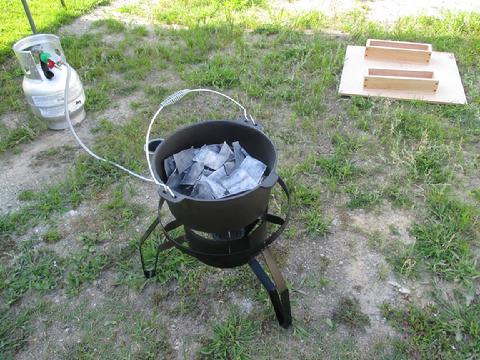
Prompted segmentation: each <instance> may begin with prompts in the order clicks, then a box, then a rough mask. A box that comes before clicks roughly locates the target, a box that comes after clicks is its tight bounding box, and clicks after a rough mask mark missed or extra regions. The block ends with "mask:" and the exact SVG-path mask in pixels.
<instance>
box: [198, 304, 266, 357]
mask: <svg viewBox="0 0 480 360" xmlns="http://www.w3.org/2000/svg"><path fill="white" fill-rule="evenodd" d="M257 332H258V325H257V324H256V323H255V322H254V321H252V320H250V319H246V318H243V317H241V316H240V315H238V314H237V313H232V314H230V315H229V316H228V318H227V319H225V320H224V321H222V322H221V323H219V324H217V325H215V327H214V329H213V335H212V337H211V338H210V339H208V340H207V341H206V343H205V345H204V346H203V347H202V348H201V350H200V355H201V357H202V358H205V359H218V360H220V359H222V360H227V359H249V358H250V356H249V354H250V352H251V346H250V343H251V342H252V341H253V340H254V339H255V336H256V334H257Z"/></svg>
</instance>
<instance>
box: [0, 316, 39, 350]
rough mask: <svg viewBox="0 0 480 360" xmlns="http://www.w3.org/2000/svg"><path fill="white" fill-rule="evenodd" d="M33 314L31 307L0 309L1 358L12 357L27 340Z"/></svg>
mask: <svg viewBox="0 0 480 360" xmlns="http://www.w3.org/2000/svg"><path fill="white" fill-rule="evenodd" d="M34 314H35V312H34V310H33V309H23V310H20V311H18V312H15V311H13V310H11V309H9V310H0V357H2V359H3V358H5V359H10V358H12V359H13V354H15V353H16V352H17V351H19V350H20V349H21V348H22V347H23V346H24V345H25V343H26V342H27V341H28V336H29V335H30V332H31V325H30V322H31V320H32V317H33V315H34ZM4 356H5V357H4Z"/></svg>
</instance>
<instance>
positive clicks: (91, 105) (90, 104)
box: [85, 87, 110, 111]
mask: <svg viewBox="0 0 480 360" xmlns="http://www.w3.org/2000/svg"><path fill="white" fill-rule="evenodd" d="M85 96H86V98H87V100H86V102H85V109H87V110H91V111H101V110H105V109H106V108H107V107H108V105H109V104H110V97H109V96H108V94H107V91H106V90H105V89H102V88H101V87H93V88H87V89H85Z"/></svg>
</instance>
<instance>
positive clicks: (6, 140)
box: [0, 115, 47, 153]
mask: <svg viewBox="0 0 480 360" xmlns="http://www.w3.org/2000/svg"><path fill="white" fill-rule="evenodd" d="M46 129H47V126H46V123H45V121H42V120H40V119H38V118H36V117H34V116H33V115H29V116H28V120H27V121H26V122H25V123H21V124H20V125H18V126H17V127H15V128H12V129H8V128H6V127H4V126H3V124H0V153H2V152H3V151H6V150H8V149H10V148H13V147H14V146H15V145H17V144H19V143H22V142H26V141H32V140H33V139H35V138H36V137H37V136H38V135H39V134H41V133H42V132H44V131H45V130H46Z"/></svg>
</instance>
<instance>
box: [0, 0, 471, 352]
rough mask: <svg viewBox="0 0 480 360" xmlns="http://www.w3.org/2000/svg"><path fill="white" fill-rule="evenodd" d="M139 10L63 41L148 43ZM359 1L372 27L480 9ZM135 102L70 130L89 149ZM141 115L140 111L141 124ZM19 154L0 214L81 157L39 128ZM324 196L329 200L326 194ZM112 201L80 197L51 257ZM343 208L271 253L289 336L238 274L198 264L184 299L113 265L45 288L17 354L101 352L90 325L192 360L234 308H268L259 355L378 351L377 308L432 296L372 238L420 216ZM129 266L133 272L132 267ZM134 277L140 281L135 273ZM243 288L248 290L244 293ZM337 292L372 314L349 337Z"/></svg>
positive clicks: (144, 189)
mask: <svg viewBox="0 0 480 360" xmlns="http://www.w3.org/2000/svg"><path fill="white" fill-rule="evenodd" d="M135 3H136V2H135V1H134V0H118V1H113V2H112V3H111V4H110V5H108V6H103V7H100V8H97V9H95V10H94V11H92V12H91V13H90V14H87V15H85V16H82V17H81V18H78V19H76V20H75V21H73V22H72V24H70V25H68V26H65V27H63V28H62V29H61V30H60V34H75V35H80V34H82V33H87V32H96V31H99V30H98V29H96V28H91V24H92V22H93V21H95V20H98V19H103V18H107V17H108V18H115V19H117V20H120V21H122V22H125V23H127V24H140V25H146V26H147V29H148V30H149V31H150V32H151V34H150V35H149V36H154V35H153V28H152V27H151V26H150V24H149V22H148V21H146V20H145V19H143V18H137V17H136V16H132V15H127V14H125V13H120V12H118V9H119V8H121V7H123V6H126V5H132V4H135ZM357 5H358V3H357V2H356V1H355V2H354V1H342V2H339V1H303V0H302V1H288V2H284V1H276V2H275V6H277V7H278V8H286V9H295V10H299V9H300V10H309V9H315V10H321V11H324V12H326V13H327V14H328V13H330V14H335V13H336V12H341V11H344V10H345V9H350V8H351V7H352V6H357ZM362 5H363V6H367V7H368V9H369V11H368V16H369V17H371V18H372V19H376V20H379V21H393V20H395V19H396V18H397V17H400V16H404V15H411V14H418V12H421V11H423V9H427V8H428V9H429V11H428V13H430V12H431V11H433V12H434V13H437V12H439V11H440V8H442V9H453V10H458V9H472V8H477V9H478V10H480V3H479V2H477V1H475V2H474V1H470V2H469V1H456V2H449V1H441V0H439V1H428V2H420V1H416V2H414V1H409V2H408V5H405V4H403V5H402V6H400V5H399V2H396V1H367V2H362ZM103 36H104V40H106V41H108V42H116V41H120V40H121V39H122V36H121V35H118V34H113V35H112V34H110V35H109V34H106V35H103ZM255 36H256V35H254V34H252V35H251V38H252V41H254V40H255ZM159 81H162V82H163V85H164V86H166V87H167V88H169V89H181V88H183V87H185V86H186V84H185V82H184V81H183V80H182V79H181V78H180V77H179V76H178V75H177V74H176V72H175V70H174V69H171V68H167V69H163V70H160V71H159V72H158V73H157V74H156V75H155V76H151V77H148V78H147V79H146V80H145V82H144V85H145V86H147V85H158V82H159ZM142 96H143V93H142V92H141V91H137V92H133V93H132V94H130V95H128V96H117V97H115V98H114V99H113V100H112V101H111V102H110V104H109V105H108V107H107V109H105V110H103V111H101V112H97V113H94V114H92V113H89V114H87V118H86V119H85V120H84V121H83V122H82V123H81V124H80V125H79V126H78V127H77V131H78V133H79V135H80V137H81V138H82V139H85V140H86V142H87V143H90V142H92V141H93V140H92V139H93V135H92V134H91V129H92V128H94V127H95V126H97V125H98V121H99V119H107V120H108V121H111V122H113V123H114V124H122V123H124V122H126V121H128V119H130V118H131V117H132V116H133V115H134V114H135V110H132V107H131V106H129V104H130V103H132V102H135V101H140V100H141V99H142ZM159 100H160V99H159ZM252 104H253V103H252ZM202 105H203V104H202V103H201V101H199V102H198V103H197V100H192V101H191V102H190V103H189V106H194V107H195V106H198V107H201V106H202ZM269 111H270V112H272V114H274V115H275V116H276V120H274V121H273V123H271V124H268V126H274V125H273V124H275V122H278V123H279V124H282V123H288V118H289V115H290V114H289V113H288V111H287V110H286V111H284V112H283V111H282V112H281V114H279V113H278V112H275V111H274V109H269V110H264V111H263V113H262V116H263V117H264V118H265V117H266V116H268V114H269ZM9 116H12V117H14V116H15V114H10V115H8V114H7V116H6V117H5V118H8V117H9ZM148 118H149V117H148V116H147V115H145V121H147V119H148ZM266 122H268V120H266ZM310 146H315V147H316V148H317V149H319V150H320V152H322V151H325V152H329V151H331V144H330V141H329V139H326V140H325V144H323V143H321V142H320V143H318V144H308V142H306V143H303V144H299V145H298V147H297V148H296V150H294V151H295V152H297V153H305V152H307V151H308V148H309V147H310ZM52 148H55V149H58V150H59V151H58V152H56V155H55V156H53V157H52V156H48V154H46V151H47V150H49V149H52ZM19 149H20V151H17V152H15V153H12V152H7V153H4V154H1V155H0V160H1V161H0V188H1V189H2V191H1V193H0V213H2V214H5V213H7V212H12V211H15V210H17V209H19V208H20V206H21V202H20V201H19V200H18V198H17V197H18V195H19V194H20V192H21V191H22V190H26V189H39V188H42V187H43V186H44V185H45V184H48V183H55V182H57V181H60V180H61V179H62V178H64V177H65V174H66V172H67V170H68V169H69V168H70V167H71V164H72V163H73V161H74V159H75V158H76V157H77V156H78V154H79V153H80V152H81V149H80V148H79V147H78V146H77V145H76V144H75V142H74V140H73V138H72V136H71V135H70V134H69V133H68V131H58V132H56V131H48V132H45V133H43V134H41V135H40V136H39V137H38V138H36V139H35V140H34V141H32V142H30V143H27V144H22V145H19ZM279 151H280V163H282V162H284V163H285V164H288V162H289V160H288V159H289V155H292V154H293V153H294V151H293V150H288V149H287V148H286V147H285V146H283V147H282V146H280V148H279ZM128 184H129V186H131V187H132V188H133V189H134V190H135V195H133V198H132V201H133V202H136V203H139V204H142V205H144V206H145V207H146V208H147V209H148V211H149V212H150V213H147V214H146V215H142V216H140V217H139V218H137V219H135V221H134V227H135V232H136V233H137V234H140V233H141V232H142V231H143V229H144V228H145V226H146V225H147V222H148V220H149V218H150V217H151V216H152V215H153V212H154V211H155V206H156V200H157V194H156V188H155V186H153V185H151V184H148V183H142V182H140V181H138V180H136V179H129V180H128ZM322 192H325V193H326V192H328V190H324V191H322ZM108 197H109V195H108V194H106V195H105V196H99V197H98V198H96V199H95V200H92V201H86V202H83V203H82V204H81V205H80V206H79V207H78V208H77V209H75V210H72V211H69V212H67V213H65V214H64V215H60V218H59V219H60V220H59V231H60V233H62V234H64V236H63V238H62V239H61V240H60V241H59V242H56V243H53V244H47V245H43V246H45V247H46V248H48V249H51V250H53V251H54V252H55V253H56V254H58V255H59V256H60V257H66V256H68V255H69V254H72V253H74V252H76V251H80V250H81V249H82V244H81V243H79V241H78V237H77V235H76V234H77V233H81V232H84V231H85V230H86V229H89V230H93V229H97V228H102V226H104V225H103V224H102V223H101V222H100V221H99V220H98V216H99V212H100V207H101V204H104V203H106V202H108V201H109V199H108ZM345 202H346V199H344V198H342V196H341V195H339V196H337V197H336V198H335V199H334V201H332V203H330V204H326V205H325V209H324V216H325V218H327V219H329V221H330V228H329V232H328V234H322V235H318V236H315V235H313V236H312V235H308V234H307V233H306V232H305V231H304V230H303V229H296V231H292V232H289V233H287V234H286V235H284V236H282V237H281V238H280V240H279V241H278V242H277V243H275V244H274V245H273V247H272V248H273V252H274V254H275V256H276V258H277V259H278V260H279V262H280V264H281V268H282V272H283V274H284V275H285V277H286V278H287V281H288V282H289V284H290V285H291V298H292V310H293V316H294V319H295V320H294V323H295V326H294V328H293V329H290V330H287V331H285V330H282V329H280V328H278V327H277V325H276V323H275V321H274V318H273V316H272V312H271V310H270V308H269V306H270V305H269V303H268V301H265V297H263V298H262V297H261V295H259V293H260V292H261V291H263V290H262V289H260V287H259V286H258V284H256V280H255V279H254V278H253V276H251V275H249V274H248V273H246V271H245V270H239V269H234V270H225V271H222V270H217V269H207V268H206V267H205V266H200V267H199V268H198V270H197V271H200V272H203V271H205V272H208V274H207V276H203V277H201V278H200V280H199V284H197V286H198V288H197V289H196V291H195V292H193V293H189V295H188V296H183V295H179V294H178V292H179V291H181V289H180V286H179V285H178V284H175V283H173V284H172V283H171V284H161V283H156V282H147V283H146V285H144V286H143V290H142V291H138V290H135V289H132V288H130V287H126V286H124V285H122V284H119V276H118V268H116V265H114V266H113V267H112V268H109V269H107V270H104V271H103V272H102V273H101V274H100V276H99V277H98V278H97V279H96V280H94V281H93V282H91V283H89V284H87V286H86V287H84V288H82V290H81V291H80V293H79V294H78V296H75V297H71V296H69V295H68V294H67V293H66V291H65V289H60V290H55V291H53V292H51V293H50V294H49V295H48V296H47V300H46V301H47V302H48V304H49V307H50V309H51V310H50V312H48V313H47V315H45V316H44V317H41V318H39V319H37V320H36V322H35V330H34V332H33V335H31V336H30V337H29V338H28V341H27V344H26V346H25V347H24V348H23V349H22V350H21V351H20V352H19V353H18V354H17V355H16V358H18V359H57V358H64V357H65V356H66V354H69V355H68V356H73V357H75V354H76V353H75V352H73V353H72V349H77V348H75V346H79V344H80V345H83V344H84V343H85V342H87V343H88V346H93V348H91V349H89V348H88V346H87V345H85V348H83V351H84V352H85V354H86V353H88V352H89V351H90V353H91V354H98V350H99V349H96V348H95V345H92V344H95V342H94V341H93V342H88V341H86V340H85V334H88V333H89V332H92V333H95V332H96V331H99V330H98V328H102V329H103V328H104V330H102V331H103V333H102V336H103V337H104V338H111V339H116V340H115V343H116V344H118V346H119V347H122V348H125V349H128V350H129V351H131V352H133V353H135V351H136V350H139V349H140V348H141V347H142V346H143V345H142V344H143V343H142V341H144V337H145V338H147V337H150V336H153V337H156V339H157V342H158V343H161V344H163V345H162V346H164V347H165V349H167V350H165V351H166V352H165V354H168V355H165V357H164V358H172V359H190V358H195V357H196V356H197V354H198V351H199V349H200V347H201V346H202V345H203V342H204V339H205V337H211V334H212V328H213V327H214V326H215V324H217V323H219V322H220V321H221V320H224V319H225V318H226V317H227V316H228V313H229V310H230V308H231V306H232V305H233V306H236V307H237V308H238V309H239V311H240V313H241V314H243V315H245V316H247V317H248V316H254V317H257V316H259V314H260V315H261V314H263V313H264V312H266V313H267V314H268V315H267V318H268V319H269V321H268V322H266V323H265V322H264V323H263V325H262V326H263V329H262V331H263V334H262V337H261V338H259V339H258V343H256V344H254V347H256V348H258V354H260V355H259V358H283V359H294V358H312V359H313V358H316V359H320V358H334V357H333V356H334V355H332V352H330V351H329V349H327V348H326V347H329V346H331V347H332V348H334V344H335V343H339V342H340V343H341V342H352V343H354V344H355V345H356V346H358V347H359V349H360V350H359V351H360V353H364V354H369V353H370V352H371V351H373V349H374V348H375V346H376V344H379V343H385V342H388V341H389V339H391V338H394V337H396V336H398V334H397V333H396V331H395V330H394V329H393V328H392V327H391V326H390V325H389V324H388V323H387V321H386V319H385V318H384V317H383V315H382V312H381V310H380V306H381V304H383V303H385V302H388V303H390V304H393V305H395V304H397V305H401V304H404V303H405V302H406V301H410V300H412V299H415V300H416V301H418V302H420V303H427V302H428V301H429V297H428V291H427V290H428V289H426V288H427V286H426V284H424V283H420V282H416V281H414V280H404V279H399V278H398V277H397V276H396V275H395V273H394V272H393V271H392V270H391V268H390V266H389V265H388V264H387V262H386V260H385V258H384V256H383V255H382V254H381V253H380V252H378V251H375V250H372V248H371V246H369V237H370V236H371V234H372V233H373V234H376V235H377V236H385V237H393V238H394V240H395V241H398V242H401V243H405V244H411V243H412V242H413V241H414V239H412V238H411V236H410V235H409V231H408V229H409V228H410V227H411V225H412V223H413V222H415V221H416V215H415V214H414V213H413V212H411V211H410V210H402V209H397V208H392V207H391V206H390V205H388V204H387V203H385V204H383V205H380V206H379V207H378V208H377V209H375V210H374V211H366V210H362V209H357V210H348V211H346V210H345V208H344V207H341V206H338V205H342V204H345ZM294 218H295V217H294ZM46 229H47V226H46V225H44V224H41V225H39V226H37V227H35V228H34V229H32V230H30V231H29V232H28V233H27V234H26V235H24V236H22V237H20V238H18V239H16V241H17V242H21V241H22V240H24V239H27V238H28V237H29V236H31V235H32V234H42V233H43V232H45V231H46ZM392 229H394V230H395V231H392ZM115 236H118V239H115V241H113V242H112V244H105V245H104V246H105V247H106V248H108V247H112V248H115V249H116V250H119V249H122V248H125V247H126V246H127V243H128V241H129V240H130V239H129V238H125V237H122V235H121V234H120V235H119V234H117V235H115ZM131 256H132V262H137V255H136V254H132V255H131ZM132 266H134V268H135V269H136V271H139V272H140V268H139V267H138V264H137V265H132ZM138 277H139V278H140V280H138V281H140V283H141V282H142V280H141V274H139V276H138ZM228 279H230V281H233V283H234V284H235V286H233V287H231V288H228V286H226V285H224V284H225V283H226V282H227V280H228ZM231 279H233V280H231ZM322 279H323V280H322ZM249 288H251V290H248V289H249ZM259 297H260V300H258V298H259ZM342 297H354V298H357V299H358V300H359V303H360V307H361V310H362V312H363V313H365V314H366V315H368V317H369V319H370V325H368V326H366V329H365V331H357V330H351V329H349V328H348V327H345V326H339V327H336V326H335V327H334V329H332V326H331V318H332V313H333V312H334V311H335V309H336V307H337V306H338V303H339V299H340V298H342ZM192 298H193V299H192ZM22 303H28V299H23V300H22ZM191 303H193V304H194V306H193V310H191V309H190V310H185V308H187V309H188V307H189V305H192V304H191ZM263 308H264V309H263ZM105 313H107V314H113V315H112V316H113V318H112V317H108V316H107V317H105V316H104V314H105ZM149 318H152V319H153V321H154V322H155V323H159V324H162V326H163V327H164V331H165V333H164V334H159V333H156V332H155V331H154V330H152V325H151V324H149V326H147V327H146V328H142V329H140V330H139V332H140V335H139V334H137V333H136V332H135V334H136V336H137V337H136V338H135V339H134V340H132V338H131V332H128V331H127V330H126V327H127V326H126V325H122V323H131V324H135V323H136V322H137V321H139V322H142V323H143V322H148V319H149ZM95 328H97V329H95ZM145 329H146V330H145ZM319 338H321V339H322V341H321V342H318V339H319ZM320 343H321V345H319V344H320ZM271 344H274V345H273V347H274V349H273V350H272V349H269V347H270V346H271ZM99 346H100V345H99ZM322 347H323V348H322ZM312 349H313V350H312ZM77 350H78V349H77ZM77 350H76V351H77ZM345 351H346V352H348V351H349V350H345ZM337 353H338V354H340V353H341V351H340V350H338V352H337ZM72 354H73V355H72ZM82 354H84V353H82ZM322 354H323V355H322ZM77 356H78V354H77ZM323 356H325V357H323ZM93 358H95V355H93ZM159 358H162V357H159ZM335 358H337V357H335ZM338 358H341V356H339V357H338Z"/></svg>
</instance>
